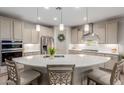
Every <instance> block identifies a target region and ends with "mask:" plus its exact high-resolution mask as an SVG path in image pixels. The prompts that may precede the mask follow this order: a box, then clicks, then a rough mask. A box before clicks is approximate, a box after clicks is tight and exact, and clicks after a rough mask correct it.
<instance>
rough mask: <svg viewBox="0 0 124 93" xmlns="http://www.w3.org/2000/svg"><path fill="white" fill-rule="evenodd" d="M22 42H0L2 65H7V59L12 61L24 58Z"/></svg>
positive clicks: (0, 63)
mask: <svg viewBox="0 0 124 93" xmlns="http://www.w3.org/2000/svg"><path fill="white" fill-rule="evenodd" d="M22 51H23V44H22V41H12V40H2V41H0V59H1V60H0V65H4V64H5V59H9V60H12V58H15V57H22Z"/></svg>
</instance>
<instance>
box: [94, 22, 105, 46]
mask: <svg viewBox="0 0 124 93" xmlns="http://www.w3.org/2000/svg"><path fill="white" fill-rule="evenodd" d="M105 31H106V24H105V23H96V24H94V25H93V32H94V33H95V34H97V35H98V36H99V43H101V44H104V43H105Z"/></svg>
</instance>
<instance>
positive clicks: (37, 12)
mask: <svg viewBox="0 0 124 93" xmlns="http://www.w3.org/2000/svg"><path fill="white" fill-rule="evenodd" d="M38 16H39V14H38V7H37V22H38Z"/></svg>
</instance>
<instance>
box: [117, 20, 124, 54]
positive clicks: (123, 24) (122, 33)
mask: <svg viewBox="0 0 124 93" xmlns="http://www.w3.org/2000/svg"><path fill="white" fill-rule="evenodd" d="M118 43H119V52H120V54H123V55H124V18H121V19H120V20H119V31H118Z"/></svg>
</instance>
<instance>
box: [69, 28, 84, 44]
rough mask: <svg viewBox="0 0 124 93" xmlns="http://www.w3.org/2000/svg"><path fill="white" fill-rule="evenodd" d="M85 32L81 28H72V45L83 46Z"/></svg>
mask: <svg viewBox="0 0 124 93" xmlns="http://www.w3.org/2000/svg"><path fill="white" fill-rule="evenodd" d="M82 36H83V31H82V29H81V28H78V27H76V28H72V30H71V43H72V44H81V43H82V41H83V40H82Z"/></svg>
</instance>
